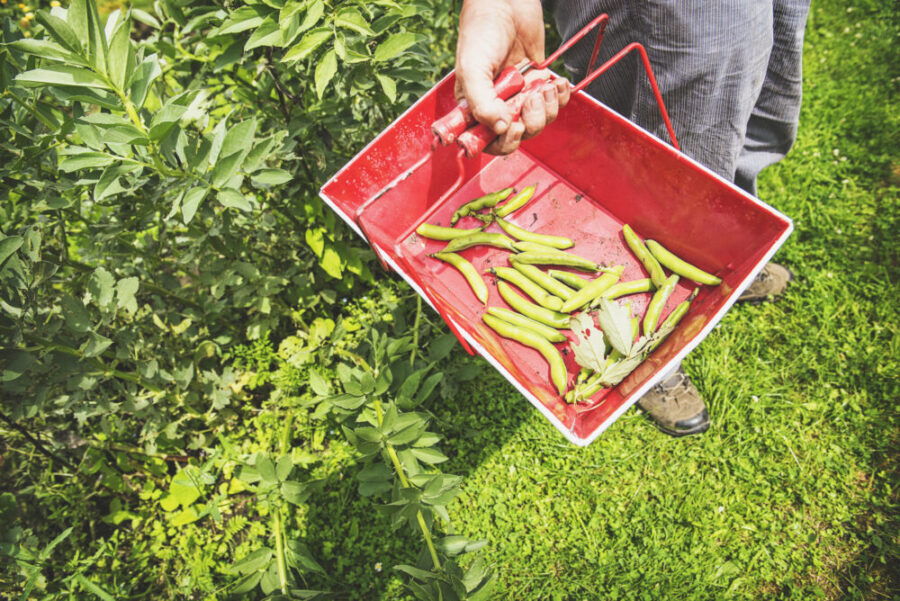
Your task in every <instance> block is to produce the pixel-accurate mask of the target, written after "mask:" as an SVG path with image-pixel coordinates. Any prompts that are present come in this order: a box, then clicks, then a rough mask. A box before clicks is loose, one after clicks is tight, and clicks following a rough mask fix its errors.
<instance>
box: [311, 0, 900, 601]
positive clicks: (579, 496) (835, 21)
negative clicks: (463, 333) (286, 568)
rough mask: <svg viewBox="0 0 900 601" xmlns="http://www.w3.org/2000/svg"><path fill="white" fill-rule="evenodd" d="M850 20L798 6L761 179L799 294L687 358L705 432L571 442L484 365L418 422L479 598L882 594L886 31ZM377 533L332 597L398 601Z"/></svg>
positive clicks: (892, 406) (899, 387) (889, 453)
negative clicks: (789, 139) (794, 67)
mask: <svg viewBox="0 0 900 601" xmlns="http://www.w3.org/2000/svg"><path fill="white" fill-rule="evenodd" d="M847 4H848V3H842V2H837V1H835V0H822V1H819V2H814V3H813V7H812V12H811V15H810V21H809V26H808V29H807V36H806V54H805V73H804V79H805V98H804V106H803V112H802V115H801V122H800V137H799V140H798V142H797V144H796V146H795V147H794V149H793V151H792V152H791V154H790V155H789V157H788V158H787V159H786V160H785V161H784V162H783V163H781V164H780V165H778V166H776V167H773V168H770V169H769V170H768V171H766V172H765V173H764V174H763V177H762V178H761V182H760V197H761V198H763V199H764V200H766V201H767V202H769V203H771V204H773V205H774V206H775V207H777V208H778V209H780V210H781V211H783V212H784V213H786V214H787V215H789V216H791V217H792V218H793V219H794V220H795V225H796V231H795V233H794V234H793V235H792V236H791V238H790V239H789V240H788V242H787V243H786V244H785V246H784V247H783V249H782V250H781V251H780V252H779V253H778V255H777V256H776V259H777V260H778V261H780V262H782V263H784V264H786V265H788V266H789V267H790V268H791V269H792V270H793V271H794V272H795V273H796V274H797V276H798V278H797V281H796V282H795V283H794V284H793V285H792V286H791V287H790V289H789V291H788V293H787V294H786V295H785V296H784V298H783V299H782V300H781V301H780V302H778V303H777V304H762V305H756V306H747V305H744V306H737V307H735V308H734V309H733V310H732V311H730V312H729V314H728V315H727V316H726V317H725V319H724V321H723V322H722V324H721V325H720V327H719V328H718V329H717V330H716V331H715V332H714V333H713V334H712V335H711V336H710V337H709V338H708V339H707V340H706V341H705V342H704V343H703V344H702V345H701V346H700V347H699V348H698V349H697V350H696V351H695V352H694V353H692V354H691V355H690V356H689V357H688V359H687V361H686V363H685V366H686V369H687V371H688V373H689V374H690V375H691V376H692V378H693V379H694V381H695V382H696V384H697V385H698V387H699V388H700V390H701V392H702V393H703V395H704V396H705V398H706V400H707V402H708V405H709V408H710V412H711V414H712V418H713V426H712V428H711V429H710V431H709V432H708V433H706V434H705V435H703V436H700V437H693V438H687V439H678V440H676V439H672V438H669V437H667V436H665V435H662V434H660V433H658V432H657V431H656V430H655V428H654V427H653V425H652V424H651V423H650V422H649V421H648V420H647V419H646V418H645V417H644V416H642V415H640V414H639V412H638V411H636V410H635V411H630V412H629V413H627V414H626V415H625V416H624V417H623V418H621V419H620V420H619V421H618V422H617V423H616V424H615V425H614V426H613V427H611V428H610V429H609V430H608V431H607V432H606V433H604V434H603V435H602V436H601V437H600V438H599V439H598V440H597V441H596V442H594V443H593V444H592V445H591V446H590V447H588V448H586V449H580V448H576V447H574V446H572V445H570V444H569V443H568V442H566V441H565V440H564V439H563V438H562V436H560V435H559V434H558V433H557V432H556V430H555V429H554V428H553V427H552V426H551V425H550V424H549V423H548V422H547V421H546V420H545V419H544V418H543V417H541V415H540V414H539V413H538V412H537V411H536V410H534V409H533V408H532V407H531V405H529V404H528V403H527V402H526V401H525V400H524V399H523V398H522V397H521V396H519V394H518V393H517V392H516V391H515V390H514V389H513V388H512V387H511V386H510V385H509V384H507V383H506V381H505V380H503V379H502V378H501V377H500V376H499V375H497V374H496V373H494V372H493V371H492V370H490V369H488V368H485V370H484V372H483V376H482V378H481V379H479V380H476V381H475V382H474V383H471V384H469V385H467V387H464V388H463V389H462V390H461V391H460V393H459V394H458V395H456V398H455V401H453V402H452V403H449V404H444V405H442V406H440V407H432V410H433V411H435V413H436V414H437V416H438V419H439V422H440V423H441V425H442V427H443V428H444V432H445V433H446V434H447V435H448V437H449V440H448V441H447V443H446V444H445V445H444V450H445V451H446V452H448V453H449V454H450V455H451V457H452V460H451V462H450V463H449V464H448V465H446V466H444V467H445V471H448V472H451V473H459V474H463V475H465V476H466V480H465V483H464V494H463V495H462V496H461V497H460V498H459V499H458V500H457V501H456V502H455V503H454V504H452V505H451V506H450V510H451V518H452V520H453V524H454V525H455V527H456V528H457V530H458V531H460V532H461V533H463V534H466V535H468V536H470V537H475V538H484V539H487V540H488V541H489V546H488V548H487V557H488V558H489V560H490V561H491V562H492V563H493V564H494V566H495V569H496V572H497V573H498V576H499V582H498V586H497V589H496V590H497V594H496V598H498V599H510V600H513V599H515V600H526V599H527V600H538V599H548V600H563V599H566V600H576V599H578V600H584V599H688V598H689V599H815V598H825V599H900V516H898V505H900V497H898V492H897V491H898V489H900V477H898V476H900V471H898V466H897V464H898V459H900V457H898V449H900V431H898V423H900V420H898V409H897V403H898V400H900V343H898V336H897V332H898V328H900V312H898V310H897V306H898V293H900V285H898V281H900V265H898V236H900V191H898V186H900V152H898V138H897V135H898V132H900V111H898V103H897V98H898V81H900V60H898V58H900V57H898V52H897V39H898V36H900V27H898V13H897V10H896V7H894V8H891V6H890V3H887V2H874V1H873V2H865V1H860V0H857V1H855V2H852V3H849V4H851V5H852V6H851V7H849V8H848V6H847ZM430 317H432V318H434V316H433V315H432V316H430ZM455 360H458V361H463V360H466V359H464V358H463V357H462V351H457V353H456V354H455ZM477 361H479V362H480V363H482V364H483V363H484V362H483V361H481V360H477ZM368 507H369V506H368V504H367V503H366V502H362V503H361V504H360V505H359V515H358V516H351V517H350V518H349V519H350V521H351V523H352V522H353V521H354V520H356V519H361V520H363V521H364V522H367V523H369V524H371V523H372V520H373V518H371V517H368V516H367V515H366V512H367V511H370V509H369V510H367V508H368ZM319 519H321V520H322V522H320V523H319V525H320V526H322V527H323V530H324V531H326V532H327V531H328V530H330V529H331V527H334V528H337V527H339V521H341V522H342V521H343V520H346V519H348V517H347V515H346V514H344V515H342V516H334V517H331V518H328V517H327V516H321V517H320V518H319ZM331 520H334V521H333V522H332V521H331ZM311 525H312V524H311ZM373 527H374V528H377V526H374V525H373V526H368V525H367V526H365V527H364V528H363V530H364V531H367V534H366V535H365V536H372V535H374V534H375V533H373V532H371V530H370V529H371V528H373ZM394 536H395V535H392V534H389V533H387V532H385V533H384V535H383V538H381V540H378V541H372V540H366V541H362V540H360V539H354V538H353V537H352V536H351V537H349V540H345V541H344V542H343V543H341V546H340V548H336V549H334V551H333V552H334V554H335V555H336V556H338V557H341V559H340V560H339V562H338V564H344V565H347V566H349V565H354V564H355V565H356V566H357V568H355V569H353V570H351V571H350V572H344V576H343V578H345V579H346V582H356V583H363V582H365V583H366V584H365V585H364V586H363V587H362V590H370V591H371V593H370V598H395V596H394V595H395V592H396V590H397V584H398V582H397V581H398V578H397V576H396V575H394V574H390V573H389V570H387V569H385V572H383V573H378V572H375V571H374V569H373V568H372V567H371V566H373V565H374V562H376V561H381V562H383V563H384V565H385V566H389V565H392V563H399V562H401V561H402V559H403V558H404V557H406V556H407V555H408V554H409V551H408V550H406V549H407V548H408V547H406V546H405V544H404V543H403V542H402V541H397V540H396V539H394V540H393V541H392V542H388V541H391V540H392V538H393V537H394ZM326 540H327V539H326ZM332 540H333V539H332ZM409 543H410V544H411V545H413V548H418V546H419V545H418V543H415V544H413V543H412V541H409ZM323 544H325V543H324V541H323ZM328 544H331V543H328ZM373 546H374V547H375V548H378V549H380V551H378V553H380V554H381V555H379V556H377V557H371V556H370V554H371V550H372V548H373ZM395 553H397V554H399V555H393V554H395ZM392 555H393V556H392ZM326 559H327V558H326ZM333 565H334V564H333ZM360 566H361V567H360ZM336 567H338V571H339V572H340V571H341V569H340V566H339V565H338V566H336ZM341 578H342V577H341V576H338V579H341ZM369 587H371V588H369Z"/></svg>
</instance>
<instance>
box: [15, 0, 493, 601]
mask: <svg viewBox="0 0 900 601" xmlns="http://www.w3.org/2000/svg"><path fill="white" fill-rule="evenodd" d="M454 4H455V3H453V2H450V1H449V0H420V1H413V2H394V1H391V0H381V1H376V2H361V1H341V0H334V1H329V2H326V1H324V0H262V1H248V2H245V3H238V2H231V1H230V0H227V1H225V2H209V3H198V2H190V1H188V0H159V1H157V2H155V3H153V4H152V5H151V4H149V3H135V5H134V6H128V7H125V6H120V5H118V4H116V5H107V4H102V3H101V5H100V6H98V4H97V2H96V0H72V1H70V2H62V3H60V2H56V1H54V2H49V3H44V2H39V3H36V4H34V3H32V5H31V6H26V5H24V4H20V5H16V6H13V4H12V3H9V4H7V3H5V2H4V3H3V4H2V6H0V20H2V21H0V22H2V29H0V42H2V44H0V129H2V136H0V178H2V181H3V186H2V203H0V397H2V401H0V429H2V432H3V438H4V439H6V440H7V442H6V443H5V444H6V445H7V449H9V448H12V447H15V448H16V449H17V452H16V453H11V454H7V453H6V452H4V458H3V463H2V464H0V465H2V467H0V469H2V470H3V473H4V476H3V478H4V480H5V483H4V485H3V487H2V494H0V515H2V516H3V523H4V524H6V523H9V524H12V525H13V526H12V527H11V528H9V529H8V530H7V531H6V532H5V533H4V534H3V535H2V536H3V539H2V541H0V555H4V556H5V557H7V558H9V559H11V560H12V561H9V562H6V561H5V562H4V567H3V568H0V580H2V582H3V587H4V588H5V589H6V590H13V591H18V593H17V594H18V595H19V596H21V598H23V599H24V598H31V597H40V598H46V599H56V598H64V597H65V598H69V597H71V596H75V597H78V596H81V595H83V594H84V593H85V592H88V593H91V594H93V595H95V596H97V597H100V598H101V599H108V598H127V597H129V596H136V595H140V594H149V595H150V596H152V597H157V598H175V597H181V596H184V597H188V596H203V597H204V598H226V597H229V596H248V595H250V596H253V595H255V596H259V597H262V596H268V597H270V598H307V599H311V598H327V597H329V596H331V595H332V594H333V593H336V594H344V595H346V591H344V592H343V593H342V587H346V586H347V583H339V582H334V581H333V579H331V580H330V579H329V577H328V574H327V572H328V570H327V569H326V568H325V567H323V564H325V563H326V562H323V561H322V560H321V558H317V557H315V554H314V553H313V552H312V551H311V550H310V548H309V546H308V545H307V543H306V542H304V539H305V537H304V533H303V528H304V527H303V523H304V518H303V516H304V514H305V513H306V512H308V511H309V508H310V504H313V503H315V502H317V501H316V499H317V498H319V497H320V496H321V495H319V494H318V492H317V491H322V490H323V489H327V487H328V486H329V485H330V483H331V482H330V481H329V478H327V477H321V478H319V477H317V476H316V471H317V470H320V471H322V469H324V468H323V466H324V465H325V463H326V459H324V458H326V457H327V458H330V459H328V460H329V461H330V460H331V458H334V457H337V459H334V461H338V462H343V463H342V465H344V464H346V465H349V466H353V468H354V469H355V470H356V476H355V478H356V480H357V481H358V493H359V494H360V495H361V496H362V497H364V498H366V499H371V502H372V503H373V505H374V506H378V507H381V508H383V509H384V510H385V516H384V519H385V520H389V521H390V523H391V524H393V525H395V526H397V527H406V528H407V529H410V530H409V531H410V532H412V533H413V536H415V537H416V538H418V539H420V540H421V541H422V552H421V553H420V554H419V555H418V557H410V558H409V561H408V563H407V564H403V565H399V566H397V569H398V570H399V571H400V572H402V573H404V574H406V575H407V576H408V580H407V582H406V586H407V592H408V593H409V594H411V595H413V596H414V597H415V598H418V599H464V598H479V597H480V598H486V596H487V595H488V594H489V590H490V584H491V582H492V576H491V573H490V570H489V569H488V567H487V565H486V563H485V562H484V560H483V558H481V557H478V558H475V559H474V560H472V559H471V558H465V556H464V554H465V553H468V552H472V551H475V550H476V549H477V548H478V547H479V546H481V545H482V544H483V543H480V542H476V541H469V540H468V539H466V538H465V537H463V536H460V535H458V534H454V533H453V530H452V525H451V524H450V523H449V516H448V513H447V510H446V506H447V505H448V504H449V503H451V502H452V501H453V499H454V498H455V497H456V496H457V495H458V494H459V492H460V478H459V477H456V476H452V475H449V474H444V473H442V472H441V471H440V470H439V468H438V466H439V465H440V464H441V463H443V462H444V461H446V460H447V456H446V455H444V454H443V452H442V451H441V450H440V449H439V448H438V446H437V445H438V443H439V441H440V438H441V437H440V434H439V433H438V432H435V431H432V430H431V429H430V427H431V420H430V417H429V415H430V414H429V412H428V411H427V402H428V401H429V399H431V398H432V397H434V396H436V395H438V394H446V393H447V390H448V389H447V388H446V383H444V382H443V380H444V377H445V372H444V371H442V368H440V367H439V364H438V363H439V362H437V361H435V360H434V356H435V354H434V353H426V352H423V351H420V350H419V349H420V348H421V347H425V346H426V340H428V339H430V338H433V337H435V336H440V335H441V330H440V328H439V326H438V325H437V324H434V325H432V324H430V323H428V322H429V319H428V318H427V317H424V316H423V313H422V306H421V302H419V303H418V304H417V303H416V302H415V301H414V300H412V298H413V297H412V295H411V294H410V292H409V291H408V289H405V288H403V287H402V286H400V285H398V284H396V281H395V280H393V279H392V276H390V275H389V274H387V273H385V272H383V271H381V270H380V268H378V267H377V265H376V264H375V262H374V261H373V258H374V257H373V255H372V253H371V252H370V251H369V250H368V249H367V247H366V246H365V245H364V244H363V243H361V242H360V241H358V240H356V239H354V237H353V234H352V232H350V231H349V229H347V228H345V227H344V226H343V225H342V224H341V223H339V220H338V219H337V218H336V216H335V215H334V214H333V213H332V212H330V211H329V210H328V209H327V207H324V206H323V204H322V203H321V202H320V201H319V200H318V198H317V191H318V189H319V187H320V186H321V185H322V183H323V182H324V181H325V180H326V179H327V177H328V176H329V175H330V174H332V173H333V172H334V171H336V170H337V168H338V167H339V166H340V165H341V164H342V163H343V162H345V161H346V160H348V159H349V157H350V156H352V155H353V154H354V153H355V152H356V151H358V150H359V149H360V148H361V147H362V146H363V145H364V144H365V143H366V142H368V141H369V140H370V139H371V138H372V137H374V135H376V133H377V132H378V131H379V130H380V129H382V128H383V127H385V126H387V124H388V123H389V122H390V120H391V119H392V118H393V117H394V116H395V115H396V114H398V113H399V111H400V110H402V108H403V107H405V106H406V105H408V104H409V103H410V102H412V100H414V99H415V98H416V97H418V95H420V94H421V93H422V92H424V91H425V90H426V89H427V88H428V87H429V86H430V85H431V83H430V82H433V81H435V80H436V79H437V78H438V77H439V76H440V75H441V74H442V73H443V72H444V71H445V70H446V69H447V68H448V67H449V65H450V61H451V59H452V46H451V43H452V40H451V38H452V35H450V32H451V30H452V27H453V19H454V18H455V16H454V15H455V9H456V8H458V7H456V6H454ZM360 299H363V300H360ZM375 299H378V302H375ZM361 306H365V307H366V308H365V309H360V307H361ZM360 311H365V312H366V314H367V315H368V316H371V315H377V316H378V319H375V320H372V319H367V318H363V317H362V316H361V313H360ZM407 317H409V319H407ZM447 349H448V351H447V352H449V347H447ZM443 356H446V352H444V355H443ZM428 357H431V359H428ZM442 390H443V392H441V391H442ZM436 391H437V392H436ZM335 453H337V455H335ZM74 499H79V500H80V502H78V503H74V502H73V500H74ZM63 524H65V526H63ZM159 562H162V565H160V563H159ZM308 580H310V581H314V582H318V583H323V582H324V583H325V584H328V585H330V588H333V589H334V590H319V589H313V588H309V587H308V586H307V581H308ZM326 588H329V587H326Z"/></svg>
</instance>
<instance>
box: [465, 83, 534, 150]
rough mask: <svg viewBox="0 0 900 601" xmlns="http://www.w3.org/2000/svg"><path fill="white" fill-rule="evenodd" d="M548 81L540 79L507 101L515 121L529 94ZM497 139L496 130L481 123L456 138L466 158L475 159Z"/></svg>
mask: <svg viewBox="0 0 900 601" xmlns="http://www.w3.org/2000/svg"><path fill="white" fill-rule="evenodd" d="M547 81H548V80H546V79H538V80H536V81H533V82H531V83H530V84H528V87H527V88H525V89H524V90H522V91H521V92H519V93H518V94H516V95H515V96H513V97H512V98H510V99H509V100H507V101H506V106H507V107H509V110H510V111H511V112H512V114H513V121H516V120H518V119H519V117H520V116H521V112H522V106H523V105H524V104H525V100H527V98H528V94H529V93H531V92H533V91H534V90H537V89H538V88H540V87H541V86H542V85H544V84H545V83H547ZM496 139H497V134H495V133H494V130H492V129H491V128H489V127H488V126H487V125H484V124H483V123H479V124H478V125H476V126H475V127H473V128H471V129H467V130H466V131H464V132H463V133H461V134H459V136H458V137H457V138H456V143H457V144H459V146H460V148H462V149H463V150H464V151H465V153H466V157H468V158H470V159H471V158H473V157H476V156H478V154H480V153H481V151H482V150H484V149H485V148H486V147H487V145H488V144H490V143H491V142H493V141H494V140H496Z"/></svg>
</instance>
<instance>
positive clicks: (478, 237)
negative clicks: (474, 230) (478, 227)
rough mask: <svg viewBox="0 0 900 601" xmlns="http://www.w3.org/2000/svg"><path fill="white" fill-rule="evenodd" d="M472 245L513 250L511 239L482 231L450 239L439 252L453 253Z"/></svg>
mask: <svg viewBox="0 0 900 601" xmlns="http://www.w3.org/2000/svg"><path fill="white" fill-rule="evenodd" d="M473 246H493V247H495V248H503V249H506V250H510V251H513V252H515V250H516V249H515V248H514V247H513V245H512V240H510V239H509V238H507V237H506V236H504V235H503V234H486V233H484V232H481V233H478V234H469V235H468V236H463V237H461V238H456V239H454V240H451V241H450V242H449V243H448V244H447V246H445V247H444V249H443V250H442V251H441V252H445V253H454V252H459V251H461V250H465V249H467V248H472V247H473Z"/></svg>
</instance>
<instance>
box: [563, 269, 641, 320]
mask: <svg viewBox="0 0 900 601" xmlns="http://www.w3.org/2000/svg"><path fill="white" fill-rule="evenodd" d="M623 271H625V266H624V265H617V266H615V267H613V268H612V269H610V270H609V271H607V272H606V273H604V274H603V275H601V276H600V277H599V278H597V279H595V280H593V281H592V282H590V283H589V284H588V285H587V286H585V287H584V288H582V289H581V290H579V291H578V292H576V293H575V294H573V295H572V297H571V298H569V300H567V301H566V302H564V303H563V306H562V308H560V311H562V312H563V313H571V312H572V311H575V310H576V309H580V308H581V307H583V306H584V305H586V304H587V303H589V302H590V301H592V300H594V299H595V298H597V297H598V296H600V295H601V294H602V293H603V292H604V291H605V290H606V289H607V288H609V287H610V286H612V285H613V284H615V283H616V282H618V281H619V278H620V277H622V272H623Z"/></svg>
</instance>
